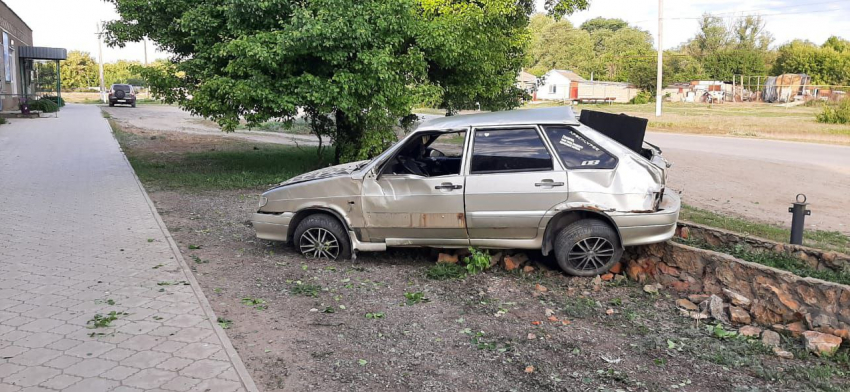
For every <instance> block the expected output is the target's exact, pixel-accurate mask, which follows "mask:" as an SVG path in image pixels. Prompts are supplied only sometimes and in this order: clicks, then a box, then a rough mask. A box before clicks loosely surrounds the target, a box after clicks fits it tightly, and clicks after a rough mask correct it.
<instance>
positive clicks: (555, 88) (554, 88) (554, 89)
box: [549, 84, 558, 94]
mask: <svg viewBox="0 0 850 392" xmlns="http://www.w3.org/2000/svg"><path fill="white" fill-rule="evenodd" d="M557 92H558V85H555V84H550V85H549V94H555V93H557Z"/></svg>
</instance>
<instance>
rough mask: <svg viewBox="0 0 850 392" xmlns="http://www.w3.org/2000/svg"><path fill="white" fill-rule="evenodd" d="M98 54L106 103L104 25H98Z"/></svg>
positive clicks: (103, 96)
mask: <svg viewBox="0 0 850 392" xmlns="http://www.w3.org/2000/svg"><path fill="white" fill-rule="evenodd" d="M97 56H98V61H97V62H98V63H99V65H100V100H101V101H103V103H106V86H105V83H104V82H103V26H102V25H101V24H98V25H97Z"/></svg>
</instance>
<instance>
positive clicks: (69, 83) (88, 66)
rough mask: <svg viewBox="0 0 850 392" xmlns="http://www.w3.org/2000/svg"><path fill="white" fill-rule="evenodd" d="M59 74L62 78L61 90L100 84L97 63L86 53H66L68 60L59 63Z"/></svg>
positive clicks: (74, 51) (77, 51)
mask: <svg viewBox="0 0 850 392" xmlns="http://www.w3.org/2000/svg"><path fill="white" fill-rule="evenodd" d="M59 74H60V75H61V76H62V88H63V89H69V90H70V89H78V88H86V87H92V86H98V85H99V84H100V81H99V78H100V76H99V74H98V65H97V61H95V59H94V57H92V56H91V54H89V53H88V52H82V51H79V50H72V51H70V52H68V58H67V59H65V60H63V61H62V62H61V66H60V68H59ZM54 87H55V86H54Z"/></svg>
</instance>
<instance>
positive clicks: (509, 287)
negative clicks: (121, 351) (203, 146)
mask: <svg viewBox="0 0 850 392" xmlns="http://www.w3.org/2000/svg"><path fill="white" fill-rule="evenodd" d="M151 196H152V198H153V200H154V202H155V203H156V205H157V208H158V209H159V211H160V212H161V213H162V214H163V219H164V220H165V222H166V224H167V225H168V227H169V229H170V230H171V231H172V234H173V235H174V237H175V239H176V240H177V242H178V243H179V244H180V246H181V248H182V250H183V252H184V254H185V255H186V256H187V260H189V263H190V264H194V265H193V267H194V270H195V273H196V276H197V278H198V280H199V282H200V283H201V285H202V286H203V287H204V291H205V292H206V293H207V295H208V296H209V298H210V302H211V303H212V305H213V308H214V309H215V311H216V314H218V315H219V316H220V317H222V318H224V319H226V320H229V321H232V322H231V323H229V329H228V330H227V333H228V336H230V337H231V339H232V340H233V343H234V345H235V346H236V348H237V350H238V351H239V353H240V355H241V356H242V357H243V359H244V360H245V361H246V365H247V366H248V368H249V369H250V370H251V372H252V375H253V377H254V378H255V380H256V381H257V383H258V384H259V385H260V386H261V388H262V389H263V390H264V391H302V390H316V391H336V390H354V391H358V390H359V391H371V390H417V391H528V390H547V391H548V390H552V391H555V390H570V391H574V390H584V391H591V390H630V391H644V390H646V391H665V390H674V389H683V390H688V391H756V390H789V391H791V390H828V388H830V387H833V386H835V387H836V388H839V389H834V390H841V389H840V388H845V387H846V388H850V385H843V386H842V384H840V382H841V381H837V380H831V379H832V377H827V378H826V379H822V380H815V382H809V381H804V380H806V379H807V378H808V377H810V376H809V375H807V374H806V370H805V369H806V367H807V366H813V364H811V363H809V364H807V363H804V362H803V361H780V360H778V359H777V358H775V357H774V356H773V355H772V354H767V351H765V349H763V348H761V347H759V346H758V345H754V344H749V343H746V342H743V341H740V340H735V339H733V340H720V339H717V338H715V337H712V336H711V335H710V334H709V333H708V332H707V331H706V325H703V324H696V323H694V322H692V321H688V319H685V318H682V317H681V316H680V315H679V314H678V311H677V310H676V309H675V306H674V303H673V301H674V298H672V297H671V296H670V295H669V294H667V293H663V292H662V294H661V295H651V294H647V293H645V292H643V290H642V289H641V288H640V287H639V286H638V285H636V284H633V283H630V282H627V281H623V282H619V283H607V282H606V283H603V284H601V285H599V286H595V285H594V283H593V280H592V279H591V278H574V277H568V276H566V275H564V274H562V273H560V272H558V271H556V270H555V269H554V266H553V262H552V260H548V259H545V258H542V256H540V255H536V256H534V255H532V257H533V258H534V259H535V260H537V264H536V265H537V269H536V271H534V272H532V273H522V272H511V273H509V272H505V271H501V270H491V271H490V272H487V273H484V274H479V275H476V276H473V277H468V278H466V279H464V280H449V281H435V280H430V279H428V278H426V276H425V271H426V270H427V269H428V268H429V267H431V266H433V265H434V260H435V259H436V257H435V255H434V253H433V252H432V251H430V250H421V249H420V250H391V251H389V252H386V253H361V254H360V255H359V256H358V258H357V260H355V261H345V262H327V261H310V260H306V259H304V258H302V257H301V256H300V255H297V254H295V253H294V252H293V250H292V249H291V248H290V247H287V246H285V245H281V244H279V243H271V242H267V241H262V240H256V239H255V238H254V232H253V230H252V229H251V228H250V227H249V224H248V222H247V221H246V217H247V216H248V214H249V213H250V212H252V211H253V210H254V205H255V203H256V198H255V196H254V194H253V193H251V192H249V190H245V191H235V192H226V193H214V194H213V193H205V194H184V193H181V192H165V191H159V192H156V191H155V192H153V193H152V194H151ZM198 247H200V249H195V248H198ZM537 285H541V286H543V287H545V288H546V289H545V290H546V291H545V292H544V291H541V289H540V288H539V287H538V286H537ZM416 292H421V293H423V295H424V297H425V298H427V302H425V301H423V302H422V303H418V304H405V302H406V299H405V293H416ZM547 309H549V313H547ZM609 309H610V310H609ZM370 313H371V314H373V315H374V314H381V315H382V316H381V317H380V318H369V316H367V315H368V314H370ZM550 313H551V314H553V315H554V317H555V318H556V319H557V321H555V322H553V321H550V320H549V319H548V314H550ZM608 313H611V314H610V315H609V314H608ZM565 321H566V322H565ZM537 323H539V325H535V324H537ZM798 355H800V354H798ZM528 366H533V369H534V370H533V371H532V372H527V371H526V368H527V367H528ZM818 366H822V365H818ZM826 366H829V365H826ZM783 369H784V370H783ZM782 372H786V373H788V374H781V373H782ZM789 374H790V375H789ZM836 378H837V377H836ZM845 381H846V380H845ZM830 383H833V384H830Z"/></svg>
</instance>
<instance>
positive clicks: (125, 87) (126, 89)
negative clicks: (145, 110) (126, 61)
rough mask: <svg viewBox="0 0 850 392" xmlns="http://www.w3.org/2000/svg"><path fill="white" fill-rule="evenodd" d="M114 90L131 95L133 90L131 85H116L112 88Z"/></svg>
mask: <svg viewBox="0 0 850 392" xmlns="http://www.w3.org/2000/svg"><path fill="white" fill-rule="evenodd" d="M112 90H116V91H117V90H121V91H124V92H125V93H129V92H131V91H132V88H131V87H130V86H129V85H126V84H115V85H113V86H112Z"/></svg>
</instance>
